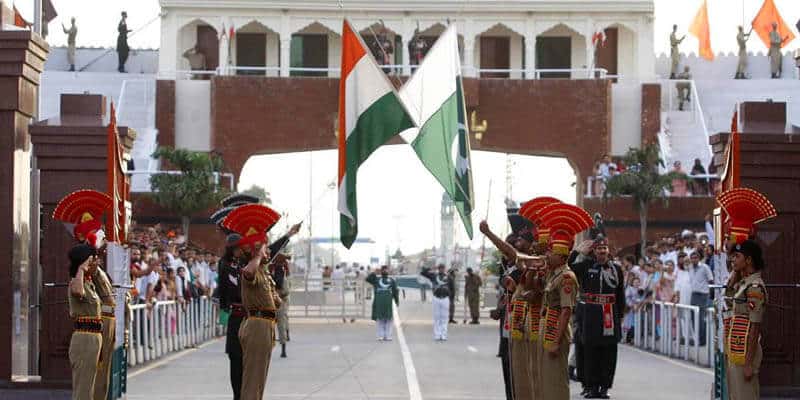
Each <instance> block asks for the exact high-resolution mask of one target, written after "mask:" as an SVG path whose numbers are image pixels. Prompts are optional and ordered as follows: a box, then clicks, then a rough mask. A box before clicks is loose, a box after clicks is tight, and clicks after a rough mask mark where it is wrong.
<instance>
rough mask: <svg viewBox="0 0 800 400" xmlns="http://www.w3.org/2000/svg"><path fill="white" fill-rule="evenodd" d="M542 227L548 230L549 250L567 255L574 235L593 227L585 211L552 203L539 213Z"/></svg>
mask: <svg viewBox="0 0 800 400" xmlns="http://www.w3.org/2000/svg"><path fill="white" fill-rule="evenodd" d="M539 220H540V221H541V223H542V225H543V226H545V227H547V228H549V229H550V232H551V233H550V246H549V247H550V250H552V251H553V252H554V253H558V254H563V255H568V254H569V251H570V249H572V242H573V241H574V240H575V235H577V234H579V233H581V232H583V231H585V230H586V229H589V228H591V227H592V226H594V221H593V220H592V217H591V216H590V215H589V213H588V212H586V210H584V209H582V208H580V207H578V206H573V205H571V204H565V203H553V204H550V205H548V206H545V207H544V208H543V209H542V210H541V211H539Z"/></svg>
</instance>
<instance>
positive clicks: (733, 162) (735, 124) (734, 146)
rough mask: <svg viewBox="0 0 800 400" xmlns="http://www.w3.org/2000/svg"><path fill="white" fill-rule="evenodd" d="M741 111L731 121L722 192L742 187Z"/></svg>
mask: <svg viewBox="0 0 800 400" xmlns="http://www.w3.org/2000/svg"><path fill="white" fill-rule="evenodd" d="M740 146H741V145H740V143H739V111H735V112H734V113H733V120H732V121H731V137H730V139H728V145H727V146H726V148H725V165H724V168H725V169H724V170H723V171H722V175H721V176H720V177H721V178H722V179H721V180H722V190H723V191H725V190H730V189H734V188H737V187H740V186H741V174H740V167H739V163H740V161H739V152H740Z"/></svg>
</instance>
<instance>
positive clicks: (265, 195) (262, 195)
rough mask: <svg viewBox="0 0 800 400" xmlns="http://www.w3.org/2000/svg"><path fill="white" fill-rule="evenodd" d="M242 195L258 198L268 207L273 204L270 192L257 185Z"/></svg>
mask: <svg viewBox="0 0 800 400" xmlns="http://www.w3.org/2000/svg"><path fill="white" fill-rule="evenodd" d="M242 193H243V194H249V195H251V196H255V197H258V198H259V199H261V202H262V203H264V204H266V205H270V204H272V197H271V196H270V194H269V192H267V191H266V190H265V189H264V188H263V187H261V186H257V185H253V186H250V187H249V188H247V189H245V190H243V191H242Z"/></svg>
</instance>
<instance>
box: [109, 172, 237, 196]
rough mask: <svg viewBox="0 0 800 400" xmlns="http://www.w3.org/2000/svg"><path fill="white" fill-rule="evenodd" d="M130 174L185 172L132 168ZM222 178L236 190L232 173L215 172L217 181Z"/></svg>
mask: <svg viewBox="0 0 800 400" xmlns="http://www.w3.org/2000/svg"><path fill="white" fill-rule="evenodd" d="M125 173H126V174H128V175H160V174H167V175H181V174H183V172H181V171H139V170H132V171H127V172H125ZM220 178H226V179H228V186H229V188H230V190H231V191H234V184H235V179H234V176H233V174H232V173H230V172H214V179H215V180H216V183H217V184H219V180H220Z"/></svg>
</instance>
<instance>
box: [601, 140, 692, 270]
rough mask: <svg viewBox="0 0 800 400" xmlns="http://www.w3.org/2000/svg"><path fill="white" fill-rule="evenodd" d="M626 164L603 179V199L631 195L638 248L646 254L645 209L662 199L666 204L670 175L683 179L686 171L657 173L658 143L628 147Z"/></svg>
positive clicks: (658, 160)
mask: <svg viewBox="0 0 800 400" xmlns="http://www.w3.org/2000/svg"><path fill="white" fill-rule="evenodd" d="M624 159H625V165H627V166H628V168H627V169H626V170H625V171H623V172H622V173H620V174H619V175H614V176H612V177H611V178H610V179H609V180H608V182H606V190H605V192H604V193H603V199H604V200H607V199H608V198H609V197H632V199H633V206H634V208H635V210H636V211H638V212H639V225H640V231H639V234H640V240H641V245H640V249H639V250H640V251H641V254H642V256H644V254H645V246H647V213H648V209H649V208H650V204H651V203H653V202H654V201H656V200H658V199H661V200H662V201H663V202H664V204H665V205H666V204H667V199H668V192H669V191H672V180H673V179H684V180H686V179H687V177H686V174H683V173H678V172H668V173H666V174H661V173H659V168H660V167H664V160H662V159H661V157H660V156H659V147H658V144H655V143H652V144H648V145H645V147H644V148H641V149H637V148H630V149H628V153H627V154H626V155H625V157H624Z"/></svg>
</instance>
